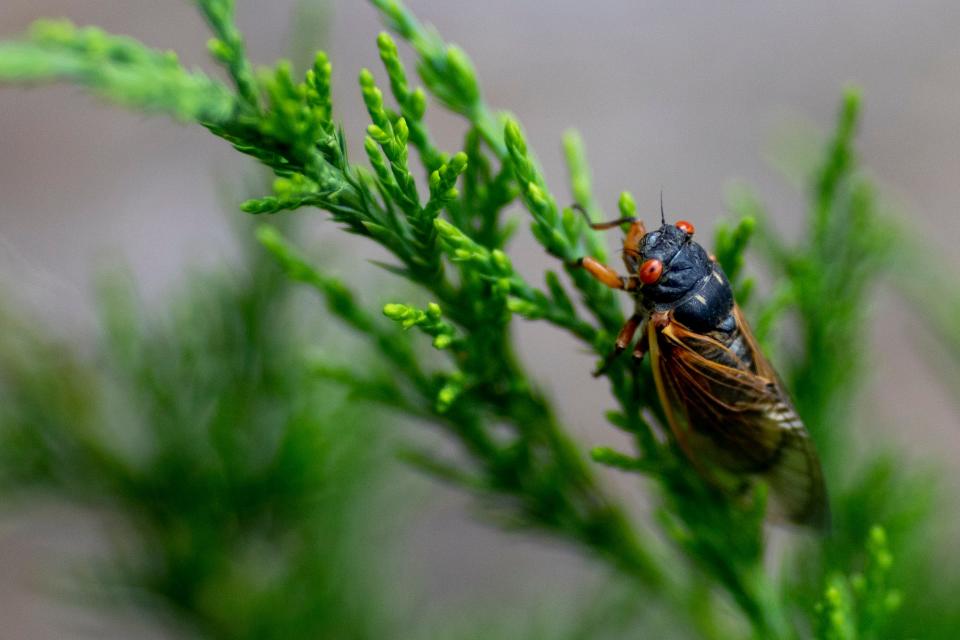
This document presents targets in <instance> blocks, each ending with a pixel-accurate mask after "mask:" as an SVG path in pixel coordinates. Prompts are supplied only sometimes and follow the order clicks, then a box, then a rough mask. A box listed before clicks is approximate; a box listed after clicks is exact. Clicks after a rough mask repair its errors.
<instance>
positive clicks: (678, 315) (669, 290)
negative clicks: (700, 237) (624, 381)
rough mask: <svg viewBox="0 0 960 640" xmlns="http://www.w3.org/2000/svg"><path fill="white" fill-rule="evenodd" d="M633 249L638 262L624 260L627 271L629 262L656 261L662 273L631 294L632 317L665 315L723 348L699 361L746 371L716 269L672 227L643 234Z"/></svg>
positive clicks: (726, 286)
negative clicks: (634, 303) (634, 305)
mask: <svg viewBox="0 0 960 640" xmlns="http://www.w3.org/2000/svg"><path fill="white" fill-rule="evenodd" d="M639 245H640V246H639V247H638V249H639V251H638V254H639V255H638V256H636V257H634V258H630V257H628V256H625V260H626V261H627V266H628V268H629V267H630V266H631V264H630V262H632V261H633V262H635V261H637V260H639V261H640V262H642V261H645V260H647V259H650V258H654V259H657V260H660V261H661V262H662V263H663V265H664V267H663V275H662V276H661V277H660V279H659V280H658V281H657V282H656V283H654V284H650V285H644V286H641V287H640V288H638V289H637V290H636V300H637V312H638V313H639V314H641V315H643V316H649V315H651V314H653V313H660V312H669V313H670V314H671V319H672V320H673V321H674V322H678V323H680V324H681V325H683V326H685V327H686V328H687V329H689V330H690V331H693V332H695V333H698V334H703V335H706V336H709V337H711V338H713V339H714V340H716V341H717V342H719V343H720V344H721V345H723V346H724V347H725V348H726V349H717V350H716V353H704V354H702V355H704V356H705V357H707V358H710V359H711V360H719V361H721V362H723V364H727V365H728V366H734V367H737V368H744V369H748V370H749V369H752V368H753V362H752V361H751V360H752V358H751V357H750V351H749V349H748V348H747V345H746V343H745V341H744V339H743V337H742V336H741V334H740V330H739V328H738V326H737V321H736V318H735V316H734V311H733V306H734V304H733V303H734V300H733V291H732V290H731V288H730V283H729V281H728V280H727V276H726V275H725V274H724V273H723V269H722V268H721V267H720V265H719V264H718V263H717V262H716V261H715V260H712V259H711V258H710V256H709V255H708V254H707V252H706V251H704V249H703V247H701V246H700V245H699V244H698V243H696V242H694V241H693V240H692V239H690V238H689V237H688V236H686V235H685V234H683V232H682V231H679V230H677V229H676V228H675V227H673V226H672V225H665V226H664V227H661V228H660V229H659V230H657V231H654V232H651V233H648V234H646V236H644V237H643V239H642V240H641V241H640V243H639ZM703 346H704V348H707V345H703ZM732 358H736V360H737V361H736V362H734V361H731V360H732Z"/></svg>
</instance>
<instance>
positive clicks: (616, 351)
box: [593, 314, 643, 378]
mask: <svg viewBox="0 0 960 640" xmlns="http://www.w3.org/2000/svg"><path fill="white" fill-rule="evenodd" d="M641 324H643V316H641V315H639V314H634V315H632V316H630V319H629V320H627V322H626V323H625V324H624V325H623V328H622V329H620V333H618V334H617V341H616V342H615V343H614V344H613V351H611V352H610V353H609V354H608V355H607V357H606V358H604V359H603V364H601V365H600V367H599V368H598V369H597V370H596V371H594V372H593V377H595V378H596V377H598V376H600V375H603V373H604V372H605V371H606V370H607V369H609V368H610V365H611V364H613V361H614V360H616V359H617V358H618V357H619V356H620V354H621V353H623V352H624V351H626V350H627V347H629V346H630V343H631V342H633V336H634V335H635V334H636V333H637V328H639V327H640V325H641Z"/></svg>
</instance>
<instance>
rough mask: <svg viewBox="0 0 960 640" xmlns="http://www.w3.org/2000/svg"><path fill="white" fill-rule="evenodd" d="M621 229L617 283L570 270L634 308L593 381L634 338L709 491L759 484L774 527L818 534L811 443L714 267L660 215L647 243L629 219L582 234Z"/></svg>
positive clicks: (588, 263) (823, 515) (587, 264)
mask: <svg viewBox="0 0 960 640" xmlns="http://www.w3.org/2000/svg"><path fill="white" fill-rule="evenodd" d="M628 224H629V225H630V226H629V230H628V231H627V233H626V236H625V238H624V241H623V262H624V265H625V266H626V269H627V275H626V276H621V275H618V274H617V272H616V271H614V270H613V269H611V268H610V267H608V266H606V265H604V264H602V263H600V262H598V261H597V260H595V259H593V258H590V257H585V258H582V259H581V260H580V261H578V265H580V266H582V267H583V268H585V269H586V270H587V271H588V272H589V273H590V274H591V275H592V276H593V277H594V278H596V279H597V280H599V281H600V282H601V283H603V284H605V285H607V286H609V287H612V288H614V289H621V290H624V291H628V292H630V293H632V294H633V296H634V298H635V300H636V305H635V309H634V313H633V315H631V317H630V319H629V320H627V322H626V324H625V325H624V326H623V328H622V329H621V331H620V333H619V335H618V336H617V339H616V343H615V346H614V348H613V350H612V352H611V354H610V355H609V356H608V358H607V359H606V361H605V362H604V364H603V365H602V366H601V368H600V370H598V371H597V372H596V373H597V375H599V373H600V372H602V371H603V369H605V368H606V367H607V366H609V365H610V364H611V363H612V362H613V360H614V359H615V358H616V357H617V356H619V355H620V354H621V353H623V352H624V351H626V350H627V348H628V347H629V346H630V345H631V343H633V339H634V337H635V335H636V334H637V333H638V332H639V338H638V340H637V342H636V345H635V346H634V348H633V357H634V358H635V359H636V361H637V362H639V361H640V360H641V359H643V358H644V356H645V355H646V354H647V352H649V354H650V358H651V369H652V371H653V379H654V383H655V385H656V389H657V395H658V396H659V398H660V401H661V404H662V406H663V410H664V413H665V415H666V419H667V422H668V423H669V427H670V431H671V432H672V434H673V436H674V438H675V440H676V442H677V444H678V445H679V447H680V449H681V450H682V451H683V452H684V454H685V455H686V457H687V458H688V459H689V460H690V461H691V463H692V464H693V466H695V467H696V468H697V470H698V471H700V472H701V474H702V475H704V477H705V478H706V479H707V480H708V481H714V480H715V479H716V478H719V477H723V478H725V479H731V478H732V479H734V480H736V482H737V484H738V486H740V488H741V489H742V488H743V487H744V486H748V485H749V484H750V483H752V481H753V480H754V479H756V478H761V479H763V480H764V481H765V482H766V483H767V485H768V487H769V495H770V497H771V501H770V502H771V509H770V512H772V513H773V514H774V517H775V518H777V517H779V519H781V520H786V521H788V522H791V523H794V524H799V525H805V526H811V527H814V528H820V529H822V528H825V527H826V526H827V523H828V520H829V510H828V505H827V494H826V489H825V487H824V481H823V473H822V471H821V468H820V461H819V458H818V457H817V453H816V450H815V448H814V445H813V442H812V441H811V439H810V435H809V433H808V432H807V429H806V427H804V424H803V422H802V420H801V419H800V416H799V415H798V414H797V411H796V410H795V409H794V406H793V403H792V402H791V400H790V397H789V395H788V393H787V391H786V389H785V388H784V385H783V383H782V382H781V380H780V377H779V376H778V375H777V372H776V371H774V369H773V367H772V366H771V365H770V363H769V362H768V360H767V358H766V357H764V355H763V352H762V351H761V350H760V347H759V346H758V345H757V342H756V340H755V339H754V337H753V334H752V333H751V331H750V327H749V326H748V325H747V323H746V321H745V320H744V317H743V314H742V313H741V311H740V308H739V307H738V306H737V303H736V301H735V300H734V297H733V291H732V290H731V288H730V283H729V281H728V280H727V277H726V275H725V274H724V272H723V269H722V268H721V266H720V264H718V263H717V261H716V259H715V258H714V257H713V256H711V255H709V254H708V253H707V252H706V251H705V250H704V249H703V247H702V246H700V245H699V244H698V243H697V242H695V241H694V240H693V234H694V227H693V225H692V224H690V223H689V222H686V221H679V222H677V223H675V224H667V223H666V221H665V220H664V216H663V210H662V205H661V226H660V228H659V229H656V230H655V231H651V232H649V233H647V231H646V228H645V226H644V224H643V222H642V221H640V220H638V219H636V218H621V219H619V220H614V221H611V222H606V223H599V224H593V225H591V226H592V227H593V228H595V229H612V228H615V227H619V226H621V225H628ZM717 484H721V483H719V482H717Z"/></svg>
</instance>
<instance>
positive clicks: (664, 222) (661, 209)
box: [660, 189, 667, 224]
mask: <svg viewBox="0 0 960 640" xmlns="http://www.w3.org/2000/svg"><path fill="white" fill-rule="evenodd" d="M660 224H667V216H665V215H664V214H663V189H660Z"/></svg>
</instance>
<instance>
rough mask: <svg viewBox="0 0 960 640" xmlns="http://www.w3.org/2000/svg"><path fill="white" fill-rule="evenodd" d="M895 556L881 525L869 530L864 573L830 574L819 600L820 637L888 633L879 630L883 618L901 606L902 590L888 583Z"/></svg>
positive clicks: (834, 639) (835, 639) (852, 639)
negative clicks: (890, 586)
mask: <svg viewBox="0 0 960 640" xmlns="http://www.w3.org/2000/svg"><path fill="white" fill-rule="evenodd" d="M892 564H893V557H892V556H891V555H890V552H889V551H888V550H887V536H886V533H885V532H884V530H883V529H882V528H881V527H874V528H873V529H871V530H870V539H869V540H868V542H867V560H866V570H865V572H864V573H862V574H861V573H858V574H855V575H853V576H851V577H850V578H845V577H844V576H842V575H839V574H837V575H834V576H832V577H831V578H830V581H829V583H828V585H827V589H826V591H825V592H824V595H823V600H822V601H821V602H819V603H817V607H816V609H817V613H818V614H819V618H818V620H817V638H819V639H820V640H856V639H857V638H883V637H887V636H885V635H883V634H882V633H880V632H879V631H880V630H881V629H883V623H884V619H885V618H886V617H887V616H889V615H890V614H891V613H893V612H895V611H896V610H897V609H898V608H899V607H900V602H901V596H900V592H899V591H897V590H895V589H890V588H889V587H888V586H887V578H888V575H889V573H890V568H891V566H892Z"/></svg>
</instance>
